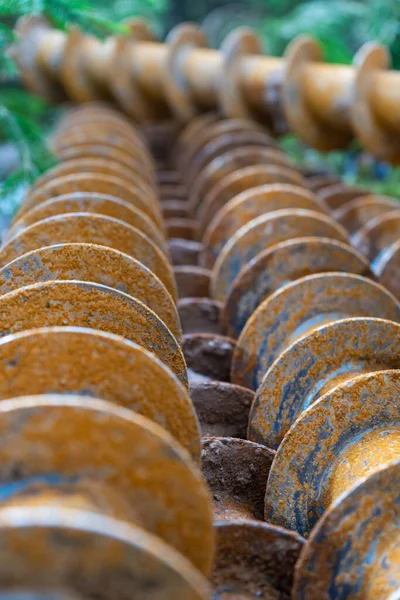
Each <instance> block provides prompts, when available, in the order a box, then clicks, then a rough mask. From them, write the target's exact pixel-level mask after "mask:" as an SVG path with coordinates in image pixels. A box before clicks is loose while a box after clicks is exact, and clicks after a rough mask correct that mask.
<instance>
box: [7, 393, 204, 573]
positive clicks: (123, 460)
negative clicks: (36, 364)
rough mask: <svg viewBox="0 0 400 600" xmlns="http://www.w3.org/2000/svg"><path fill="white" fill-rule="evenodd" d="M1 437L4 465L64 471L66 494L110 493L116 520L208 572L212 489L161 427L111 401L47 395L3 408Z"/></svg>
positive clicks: (29, 472)
mask: <svg viewBox="0 0 400 600" xmlns="http://www.w3.org/2000/svg"><path fill="white" fill-rule="evenodd" d="M0 431H1V433H2V436H1V437H2V443H1V445H0V456H1V458H2V464H3V465H15V466H16V465H17V464H20V465H21V466H22V465H23V468H21V470H20V473H23V474H24V475H25V477H29V476H40V475H46V474H48V473H58V474H60V475H61V476H63V477H64V478H65V479H66V485H65V487H66V488H67V490H68V488H69V489H71V484H70V483H69V484H68V478H71V477H72V478H76V479H77V481H78V485H81V486H82V487H84V488H85V487H86V488H88V489H90V488H91V486H92V485H94V490H96V488H97V490H98V491H100V489H101V488H102V487H104V488H105V490H106V491H107V490H110V492H109V494H108V495H109V497H112V496H114V498H115V499H118V501H117V506H118V513H117V514H110V516H112V517H116V518H120V519H123V520H126V521H128V522H133V523H136V524H138V525H140V526H142V527H144V529H147V530H148V531H149V532H151V533H154V534H156V535H158V536H159V537H161V539H163V540H165V541H166V542H167V543H171V545H173V546H174V547H175V548H176V549H177V550H178V551H180V552H182V554H183V555H184V556H186V557H187V558H188V559H189V560H191V561H192V563H193V564H194V565H195V566H196V567H197V568H198V569H199V570H200V571H201V572H202V573H203V574H205V575H207V574H208V573H209V571H210V568H211V562H212V554H213V552H212V551H213V537H214V536H213V531H212V513H211V503H210V501H209V495H208V491H207V489H206V486H205V485H204V483H203V481H202V478H201V476H200V473H199V472H198V470H197V468H196V467H195V465H194V464H193V463H192V461H191V460H190V458H189V456H188V454H187V453H186V452H185V451H184V450H183V449H182V448H181V447H180V446H179V444H177V443H176V442H175V441H174V439H173V438H172V437H171V436H170V435H169V434H168V433H167V432H166V431H165V430H164V429H163V428H162V427H160V426H159V425H157V424H156V423H153V422H152V421H150V420H149V419H147V418H145V417H143V416H141V415H138V414H137V413H135V412H133V411H130V410H126V409H123V408H121V407H118V406H116V405H114V404H111V403H109V402H106V401H102V400H97V399H92V398H87V397H84V396H83V397H79V396H62V395H60V396H58V395H48V396H30V397H25V398H19V399H14V400H5V401H3V402H2V403H0ZM44 449H46V451H43V450H44ZM133 465H140V466H141V468H140V469H139V468H132V466H133ZM14 468H15V467H14ZM4 478H5V473H3V479H4ZM16 478H18V475H16ZM20 478H21V476H20ZM101 496H102V494H100V493H98V500H99V501H100V502H101ZM94 497H95V496H94Z"/></svg>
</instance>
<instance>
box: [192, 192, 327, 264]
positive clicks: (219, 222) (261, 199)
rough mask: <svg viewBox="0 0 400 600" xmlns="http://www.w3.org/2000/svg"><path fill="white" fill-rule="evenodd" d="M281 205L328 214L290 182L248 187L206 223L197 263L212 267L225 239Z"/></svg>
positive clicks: (309, 194)
mask: <svg viewBox="0 0 400 600" xmlns="http://www.w3.org/2000/svg"><path fill="white" fill-rule="evenodd" d="M284 208H305V209H307V210H315V211H317V212H322V213H325V214H328V210H327V208H325V207H324V205H323V203H320V202H319V201H318V199H317V198H316V197H315V196H314V195H313V194H311V193H310V192H308V191H307V190H305V189H304V188H300V187H297V186H293V185H290V184H269V185H268V184H267V185H261V186H256V187H251V188H250V189H248V190H246V191H245V192H242V193H240V194H238V195H237V196H234V197H233V198H232V200H230V201H229V202H228V203H227V204H225V206H223V208H221V209H220V210H219V211H218V213H217V214H216V216H215V217H214V218H213V220H212V221H211V223H210V224H209V225H208V227H207V229H206V231H205V233H204V235H203V238H202V242H203V244H204V246H205V248H204V254H203V255H202V256H201V257H200V261H201V263H202V264H203V265H205V266H207V267H208V268H212V266H213V265H214V263H215V260H216V259H217V257H218V255H219V253H220V252H221V250H222V248H223V246H224V245H225V243H226V241H227V240H228V239H229V238H231V237H232V236H233V235H234V234H235V233H236V232H237V231H238V230H239V229H240V228H241V227H243V226H244V225H246V224H247V223H249V221H252V220H253V219H255V218H256V217H260V216H261V215H262V214H264V213H270V212H273V211H275V210H281V209H284Z"/></svg>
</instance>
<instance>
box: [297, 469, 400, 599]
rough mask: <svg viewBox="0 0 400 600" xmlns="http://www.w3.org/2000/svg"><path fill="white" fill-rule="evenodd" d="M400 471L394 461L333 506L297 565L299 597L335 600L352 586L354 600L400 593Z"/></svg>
mask: <svg viewBox="0 0 400 600" xmlns="http://www.w3.org/2000/svg"><path fill="white" fill-rule="evenodd" d="M399 474H400V464H399V461H398V460H394V461H393V463H392V464H390V465H388V466H387V467H384V468H383V469H382V470H378V471H377V472H376V473H374V474H373V475H371V476H370V477H368V478H367V479H365V480H362V481H361V482H360V483H359V484H358V485H355V486H354V487H353V488H352V489H350V490H349V491H348V492H346V493H345V495H344V496H342V497H341V498H340V499H339V500H337V501H334V502H333V503H332V504H331V506H330V507H329V508H328V509H327V511H326V512H325V514H324V515H323V516H322V518H321V519H320V521H319V523H317V525H316V526H315V528H314V529H313V531H312V533H311V535H310V538H309V539H308V541H307V543H306V545H305V547H304V548H303V551H302V553H301V555H300V558H299V561H298V563H297V565H296V571H295V579H294V587H293V592H292V598H293V599H294V600H300V599H305V600H330V599H331V598H332V597H335V596H336V597H340V595H343V594H344V593H347V590H349V589H351V594H352V597H353V598H354V600H362V599H364V598H371V599H372V598H385V597H386V598H390V596H391V595H393V594H396V593H397V590H398V588H399V574H398V561H397V557H396V542H395V544H393V541H394V540H396V539H397V538H398V518H399V502H398V496H397V490H398V483H399ZM349 548H351V564H349V560H348V555H349V554H348V549H349ZM371 554H373V555H374V561H373V563H372V564H371V561H370V560H369V557H370V556H371ZM376 566H378V569H376ZM379 567H381V568H379Z"/></svg>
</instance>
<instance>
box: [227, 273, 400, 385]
mask: <svg viewBox="0 0 400 600" xmlns="http://www.w3.org/2000/svg"><path fill="white" fill-rule="evenodd" d="M299 298H303V302H302V303H299V301H298V300H299ZM355 316H365V317H378V318H385V319H389V320H391V321H395V322H400V305H399V303H398V301H397V300H396V298H395V297H394V296H392V294H390V292H388V291H387V290H386V289H385V288H384V287H382V286H381V285H379V284H377V283H375V282H373V281H371V280H370V279H367V278H365V277H361V276H360V275H353V274H349V273H335V272H333V273H321V274H317V275H308V276H306V277H302V278H301V279H298V280H296V281H294V282H293V283H288V284H287V285H285V286H283V287H282V288H280V289H278V291H276V292H274V293H273V294H272V295H271V296H269V298H267V299H266V300H264V302H262V303H261V304H260V306H259V307H258V308H257V309H256V310H255V312H254V313H253V314H252V316H251V317H250V319H249V320H248V321H247V323H246V325H245V327H244V329H243V330H242V332H241V334H240V336H239V339H238V341H237V344H236V347H235V352H234V355H233V359H232V382H233V383H237V384H239V385H244V386H246V387H249V388H251V389H256V388H257V387H258V386H259V385H260V383H261V381H262V378H263V377H264V375H265V373H266V371H267V369H268V368H269V367H270V366H271V364H272V363H273V362H274V360H276V358H278V356H279V354H280V353H281V352H283V350H286V349H287V348H288V347H289V346H290V345H291V344H293V343H294V342H295V341H296V340H299V339H300V338H303V337H304V336H305V335H306V334H309V333H311V332H312V331H313V330H314V329H315V328H317V327H319V326H321V325H323V324H325V323H331V322H333V321H336V320H338V319H343V318H346V317H355Z"/></svg>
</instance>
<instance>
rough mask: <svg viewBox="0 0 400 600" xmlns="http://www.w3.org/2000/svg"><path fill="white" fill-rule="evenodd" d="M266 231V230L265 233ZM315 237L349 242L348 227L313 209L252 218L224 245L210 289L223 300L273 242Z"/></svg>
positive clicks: (273, 213)
mask: <svg viewBox="0 0 400 600" xmlns="http://www.w3.org/2000/svg"><path fill="white" fill-rule="evenodd" d="M266 232H267V233H266ZM305 236H316V237H322V238H326V237H329V238H333V239H337V240H339V241H341V242H346V241H347V235H346V232H345V230H344V229H343V228H342V227H341V226H340V225H338V224H337V223H336V222H335V221H334V220H333V219H332V218H331V217H329V216H327V215H325V214H323V213H320V212H316V211H314V210H308V209H302V208H291V209H281V210H275V211H272V212H270V213H266V214H264V215H261V216H260V217H257V218H255V219H253V220H251V221H249V222H248V223H247V224H246V225H244V226H243V227H241V228H240V229H239V230H238V231H237V232H236V233H235V234H234V235H233V236H232V237H231V238H230V239H229V240H228V242H227V243H226V244H225V245H224V246H223V248H222V250H221V252H220V254H219V256H218V258H217V261H216V262H215V265H214V267H213V270H212V274H211V291H212V295H213V297H214V298H215V299H216V300H219V301H220V302H224V301H225V300H226V298H227V296H228V293H229V290H230V287H231V285H232V283H233V282H234V280H235V278H236V277H237V275H238V274H239V272H240V271H241V269H242V268H243V267H244V266H246V264H247V263H248V262H249V261H250V260H251V259H253V258H255V257H256V256H257V254H259V252H262V251H264V250H267V249H268V248H271V247H272V246H273V245H275V244H277V243H279V242H283V241H286V240H290V239H291V238H296V237H305Z"/></svg>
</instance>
